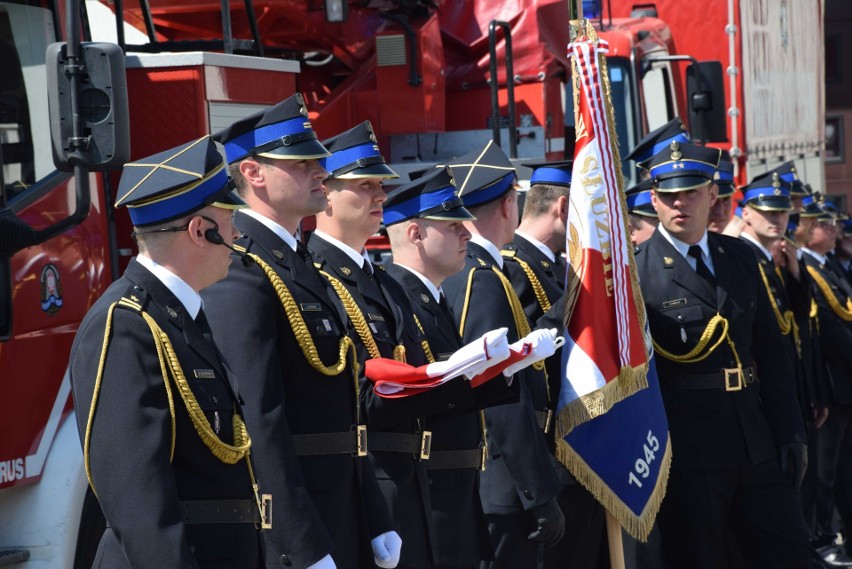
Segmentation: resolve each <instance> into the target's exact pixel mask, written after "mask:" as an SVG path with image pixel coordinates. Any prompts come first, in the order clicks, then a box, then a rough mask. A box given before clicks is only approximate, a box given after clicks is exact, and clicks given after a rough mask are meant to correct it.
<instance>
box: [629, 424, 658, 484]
mask: <svg viewBox="0 0 852 569" xmlns="http://www.w3.org/2000/svg"><path fill="white" fill-rule="evenodd" d="M642 448H643V450H644V451H645V458H644V459H642V458H637V459H636V464H635V465H634V466H633V470H634V472H631V473H629V474H628V475H627V482H628V484H634V485H635V486H636V487H637V488H641V487H642V481H641V480H640V479H639V476H641V477H642V478H648V475H649V474H650V473H651V468H650V467H649V466H648V465H649V464H651V463H652V462H654V458H655V457H656V455H655V454H654V453H655V452H657V451H658V450H660V441H658V440H657V437H655V436H654V434H653V433H652V432H651V431H648V443H647V444H643V445H642ZM637 474H638V475H639V476H637Z"/></svg>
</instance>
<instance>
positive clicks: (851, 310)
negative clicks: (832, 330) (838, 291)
mask: <svg viewBox="0 0 852 569" xmlns="http://www.w3.org/2000/svg"><path fill="white" fill-rule="evenodd" d="M808 272H809V273H810V274H811V277H813V279H814V282H816V284H817V286H818V287H819V289H820V290H821V291H822V294H823V296H825V300H826V302H828V305H829V306H830V307H831V310H832V311H833V312H834V313H835V314H836V315H837V316H839V317H840V319H841V320H843V321H844V322H852V300H850V299H848V298H847V299H846V308H844V307H842V306H840V302H839V301H838V300H837V296H836V295H835V294H834V292H832V290H831V285H830V284H828V281H826V280H825V279H824V278H823V276H822V275H821V274H819V271H817V270H816V269H814V268H813V267H811V266H808Z"/></svg>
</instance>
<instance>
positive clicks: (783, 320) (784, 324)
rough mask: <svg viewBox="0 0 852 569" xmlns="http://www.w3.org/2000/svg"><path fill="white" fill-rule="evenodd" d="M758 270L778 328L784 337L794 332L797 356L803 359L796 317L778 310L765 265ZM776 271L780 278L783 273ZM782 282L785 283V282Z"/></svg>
mask: <svg viewBox="0 0 852 569" xmlns="http://www.w3.org/2000/svg"><path fill="white" fill-rule="evenodd" d="M757 268H758V269H759V270H760V278H762V279H763V286H764V287H765V288H766V296H768V297H769V304H771V305H772V312H773V313H774V314H775V320H776V321H777V322H778V328H780V329H781V334H783V335H784V336H787V335H789V334H790V332H791V331H792V332H793V340H794V341H795V342H796V354H797V355H798V356H799V359H801V357H802V341H801V340H800V339H799V326H798V324H796V317H795V316H794V315H793V311H792V310H787V311H785V312H784V314H781V310H780V309H779V308H778V303H777V302H775V298H774V297H773V296H772V290H771V288H770V286H769V279H768V278H766V272H765V271H764V270H763V265H762V264H761V263H758V264H757ZM775 269H776V271H777V274H778V276H781V272H780V271H778V267H775ZM782 278H783V277H782ZM781 282H783V280H782V281H781Z"/></svg>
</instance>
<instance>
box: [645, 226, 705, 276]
mask: <svg viewBox="0 0 852 569" xmlns="http://www.w3.org/2000/svg"><path fill="white" fill-rule="evenodd" d="M657 227H658V229H659V231H660V233H661V234H662V235H663V237H665V238H666V241H668V242H669V243H671V244H672V246H673V247H674V248H675V249H677V252H678V253H680V254H681V255H682V256H683V258H684V259H686V262H687V263H689V266H690V267H692V268H693V269H695V263H696V261H695V259H694V258H692V257H690V256H689V248H690V246H691V245H689V244H688V243H684V242H683V241H681V240H680V239H678V238H677V237H675V236H674V235H672V234H671V233H669V232H668V231H666V228H665V227H663V224H662V223H661V224H659V225H658V226H657ZM696 245H698V247H699V248H700V249H701V260H702V261H704V264H705V265H707V268H708V269H710V272H711V273H713V274H714V275H715V274H716V271H715V270H714V268H713V257H711V256H710V246H709V245H708V244H707V230H706V229H705V230H704V235H702V236H701V239H699V240H698V243H696Z"/></svg>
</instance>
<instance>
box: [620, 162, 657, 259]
mask: <svg viewBox="0 0 852 569" xmlns="http://www.w3.org/2000/svg"><path fill="white" fill-rule="evenodd" d="M653 185H654V184H653V180H651V179H650V178H647V179H645V180H642V181H641V182H639V183H638V184H636V185H635V186H633V187H631V188H628V189H627V190H625V192H624V197H625V199H626V202H627V222H628V227H629V230H630V241H631V242H632V243H633V246H634V247H636V246H638V245H641V244H642V243H644V242H645V241H647V240H648V239H650V238H651V235H653V234H654V231H656V229H657V224H658V223H659V222H660V220H659V219H658V218H657V210H655V209H654V206H653V205H652V204H651V188H652V187H653Z"/></svg>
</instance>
